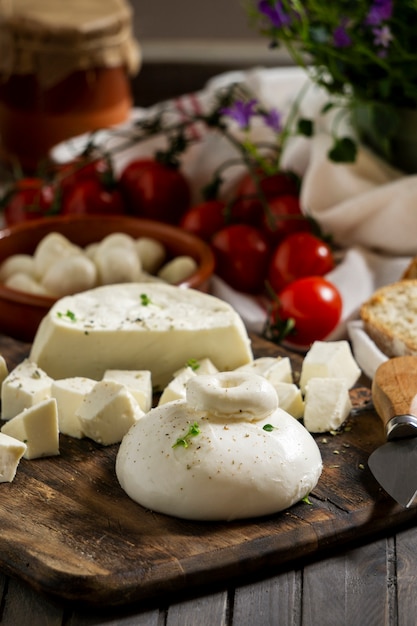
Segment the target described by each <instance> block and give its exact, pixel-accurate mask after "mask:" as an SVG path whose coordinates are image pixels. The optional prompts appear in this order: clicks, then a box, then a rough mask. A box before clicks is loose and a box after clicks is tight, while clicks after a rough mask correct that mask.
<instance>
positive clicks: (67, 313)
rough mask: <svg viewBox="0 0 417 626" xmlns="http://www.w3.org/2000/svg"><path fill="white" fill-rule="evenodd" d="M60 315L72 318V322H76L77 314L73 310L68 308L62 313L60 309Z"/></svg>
mask: <svg viewBox="0 0 417 626" xmlns="http://www.w3.org/2000/svg"><path fill="white" fill-rule="evenodd" d="M57 315H58V317H61V318H63V317H67V318H68V319H69V320H71V322H76V321H77V318H76V316H75V313H73V311H70V310H68V311H67V312H66V313H61V312H60V311H58V313H57Z"/></svg>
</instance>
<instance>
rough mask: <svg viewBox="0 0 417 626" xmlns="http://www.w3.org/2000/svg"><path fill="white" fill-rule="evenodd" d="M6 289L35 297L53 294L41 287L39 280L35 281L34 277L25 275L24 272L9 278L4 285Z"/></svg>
mask: <svg viewBox="0 0 417 626" xmlns="http://www.w3.org/2000/svg"><path fill="white" fill-rule="evenodd" d="M4 284H5V285H6V287H9V289H16V291H24V292H25V293H30V294H33V295H35V296H51V295H52V294H51V293H49V291H48V290H47V289H46V288H45V287H44V286H43V285H41V284H40V283H39V282H38V281H37V280H35V279H34V278H33V277H32V276H29V275H28V274H24V273H23V272H17V273H16V274H13V275H12V276H9V278H8V279H7V280H6V282H5V283H4Z"/></svg>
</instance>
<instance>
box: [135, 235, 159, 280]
mask: <svg viewBox="0 0 417 626" xmlns="http://www.w3.org/2000/svg"><path fill="white" fill-rule="evenodd" d="M135 245H136V252H137V253H138V255H139V258H140V262H141V264H142V269H143V271H144V272H148V273H149V274H156V272H157V271H158V270H159V268H160V267H161V265H162V263H163V262H164V261H165V257H166V250H165V246H164V245H163V244H162V243H161V242H160V241H157V240H156V239H153V238H152V237H139V239H137V240H136V244H135Z"/></svg>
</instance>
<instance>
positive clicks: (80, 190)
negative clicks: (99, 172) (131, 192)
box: [60, 178, 125, 215]
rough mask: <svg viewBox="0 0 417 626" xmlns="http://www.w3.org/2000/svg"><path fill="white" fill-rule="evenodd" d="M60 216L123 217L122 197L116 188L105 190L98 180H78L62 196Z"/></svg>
mask: <svg viewBox="0 0 417 626" xmlns="http://www.w3.org/2000/svg"><path fill="white" fill-rule="evenodd" d="M60 212H61V214H62V215H73V214H76V215H84V214H90V215H123V213H125V207H124V202H123V197H122V194H121V193H120V191H119V190H118V189H117V188H113V187H110V188H106V187H105V186H104V185H102V184H101V182H100V180H99V179H98V178H86V179H85V180H80V181H79V182H78V183H77V184H75V185H74V186H73V187H71V189H68V191H67V192H66V193H65V194H64V196H63V198H62V205H61V211H60Z"/></svg>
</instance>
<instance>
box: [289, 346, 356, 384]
mask: <svg viewBox="0 0 417 626" xmlns="http://www.w3.org/2000/svg"><path fill="white" fill-rule="evenodd" d="M360 375H361V370H360V368H359V366H358V364H357V363H356V361H355V359H354V357H353V354H352V350H351V348H350V345H349V343H348V342H347V341H345V340H341V341H315V342H314V343H313V344H312V346H311V348H310V350H309V351H308V352H307V354H306V356H305V358H304V360H303V364H302V367H301V375H300V388H301V390H302V391H304V390H305V388H306V386H307V383H308V381H309V379H310V378H319V377H321V378H342V379H343V380H345V382H346V384H347V386H348V387H349V388H350V387H353V385H354V384H355V383H356V381H357V380H358V378H359V376H360Z"/></svg>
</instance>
